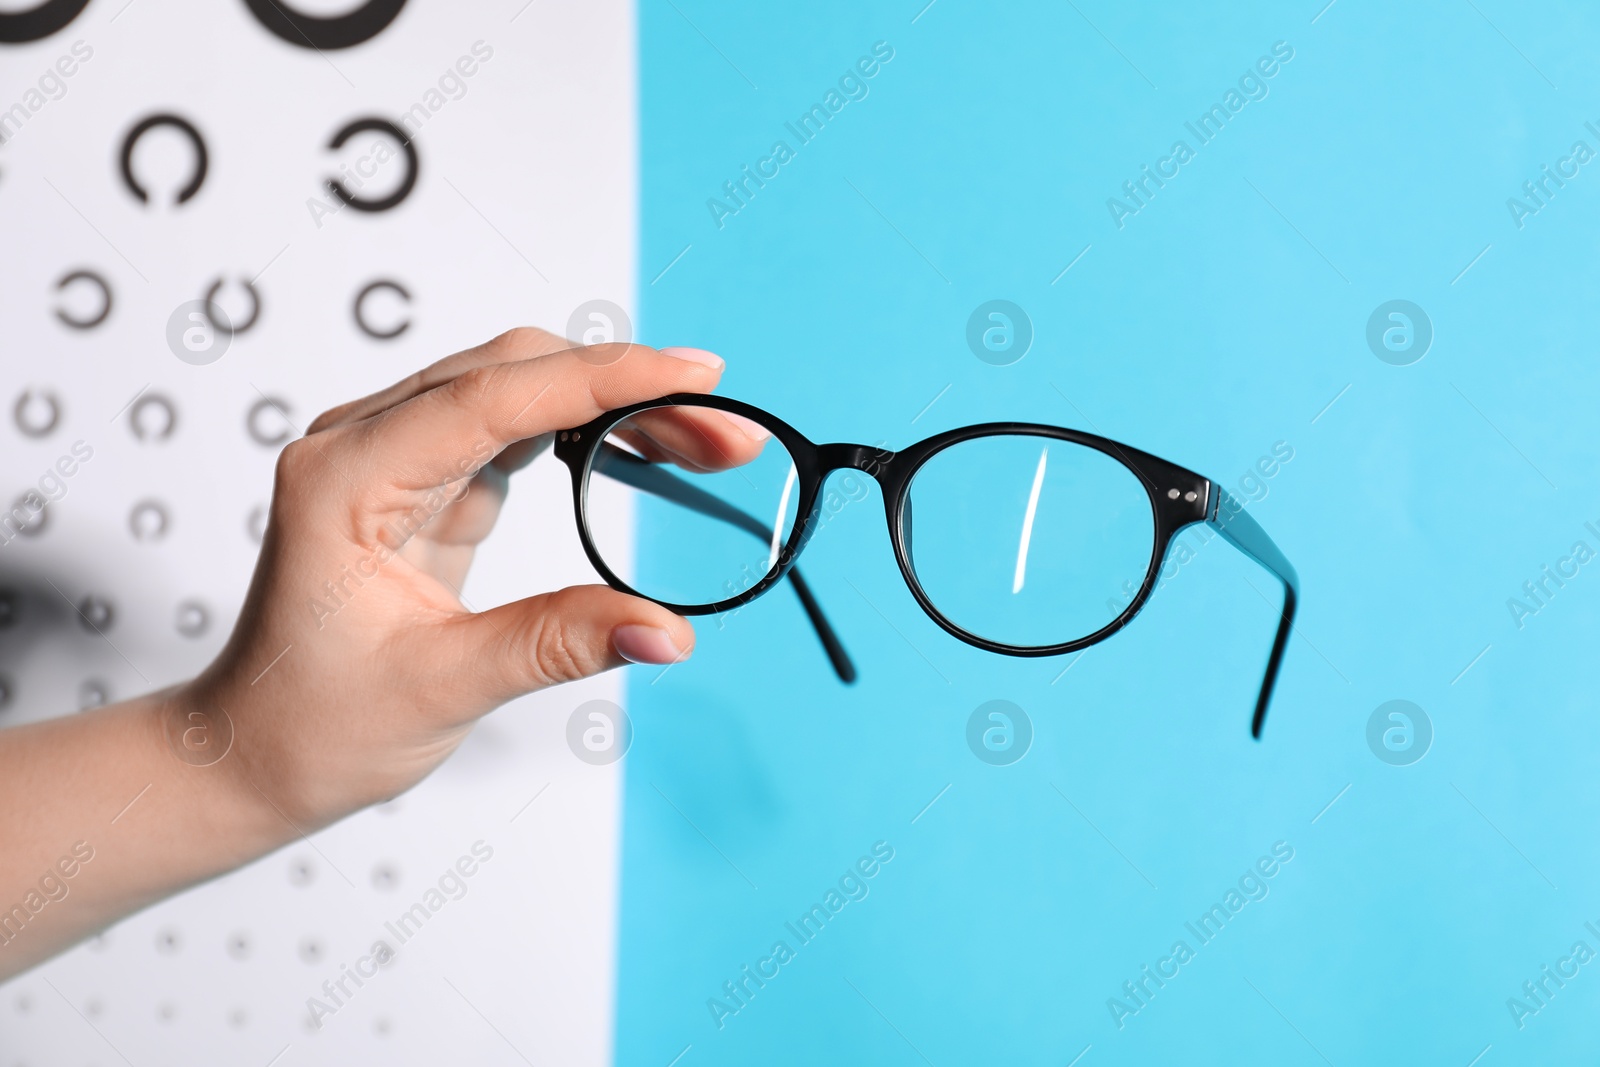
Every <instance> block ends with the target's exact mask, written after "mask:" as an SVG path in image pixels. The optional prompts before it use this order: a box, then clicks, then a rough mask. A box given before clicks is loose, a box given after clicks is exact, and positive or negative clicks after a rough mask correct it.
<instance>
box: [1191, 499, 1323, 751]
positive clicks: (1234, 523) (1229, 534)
mask: <svg viewBox="0 0 1600 1067" xmlns="http://www.w3.org/2000/svg"><path fill="white" fill-rule="evenodd" d="M1211 485H1212V489H1213V491H1214V492H1215V493H1216V497H1217V502H1216V506H1215V507H1214V508H1212V510H1211V515H1210V516H1209V517H1208V518H1207V519H1206V524H1207V525H1208V526H1210V527H1212V528H1213V529H1215V530H1216V531H1217V532H1218V533H1220V534H1221V535H1222V536H1223V537H1224V538H1225V539H1226V540H1227V541H1228V542H1229V543H1230V544H1232V545H1233V547H1235V548H1237V549H1238V550H1239V551H1241V552H1243V553H1244V554H1245V555H1247V556H1249V557H1250V558H1251V559H1253V560H1255V561H1256V562H1257V563H1259V564H1261V566H1263V567H1265V568H1266V569H1267V570H1269V571H1271V572H1272V573H1273V575H1275V576H1276V577H1277V579H1278V580H1279V581H1281V582H1282V583H1283V614H1282V616H1281V617H1280V618H1279V620H1278V634H1277V636H1276V637H1274V638H1273V639H1272V653H1271V655H1269V656H1268V657H1267V673H1266V677H1264V678H1263V679H1262V681H1261V695H1260V697H1258V698H1257V700H1256V713H1255V717H1254V718H1253V719H1251V720H1250V736H1251V737H1254V738H1256V739H1257V740H1260V738H1261V724H1262V723H1263V722H1264V721H1266V718H1267V705H1268V704H1269V703H1270V702H1271V700H1272V688H1273V685H1274V683H1276V682H1277V680H1278V668H1279V667H1280V666H1282V664H1283V653H1284V650H1285V649H1286V648H1287V647H1288V644H1289V632H1290V631H1291V630H1292V629H1293V628H1294V613H1295V607H1296V604H1297V603H1298V601H1299V599H1300V576H1299V575H1298V574H1296V573H1295V570H1294V566H1293V565H1292V564H1290V562H1289V561H1288V560H1287V559H1286V558H1284V555H1283V553H1282V552H1281V551H1279V550H1278V546H1277V545H1276V544H1274V543H1273V541H1272V538H1271V537H1268V536H1267V531H1265V530H1263V529H1262V528H1261V525H1260V524H1259V523H1258V522H1256V520H1255V519H1252V518H1251V517H1250V515H1249V513H1247V512H1246V511H1245V510H1244V505H1243V504H1241V503H1239V501H1237V500H1235V499H1234V498H1233V497H1231V496H1229V495H1228V493H1227V491H1226V490H1224V489H1223V488H1222V487H1220V486H1218V485H1217V484H1216V483H1215V482H1212V483H1211Z"/></svg>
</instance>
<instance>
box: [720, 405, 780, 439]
mask: <svg viewBox="0 0 1600 1067" xmlns="http://www.w3.org/2000/svg"><path fill="white" fill-rule="evenodd" d="M722 417H723V418H725V419H727V420H728V421H729V422H731V423H733V425H734V426H735V427H736V428H737V429H738V431H739V432H740V433H742V434H744V435H745V436H746V437H748V438H750V440H752V441H765V440H766V439H767V438H769V437H771V436H772V431H771V430H769V429H767V428H766V427H765V426H763V425H761V424H760V423H759V422H756V421H755V420H754V419H747V418H745V417H744V416H743V415H735V414H734V413H733V412H731V411H724V412H723V413H722Z"/></svg>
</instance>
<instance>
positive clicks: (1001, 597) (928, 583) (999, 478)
mask: <svg viewBox="0 0 1600 1067" xmlns="http://www.w3.org/2000/svg"><path fill="white" fill-rule="evenodd" d="M901 521H902V524H903V525H902V529H903V532H904V536H905V540H906V548H907V554H908V555H909V556H910V559H911V568H912V570H913V571H914V572H915V573H916V576H917V581H918V583H920V584H921V586H922V588H923V591H924V592H925V593H927V595H928V599H929V600H931V601H932V602H933V606H934V607H935V608H936V609H937V610H938V611H939V613H940V614H942V615H943V616H944V617H945V618H947V619H949V620H950V621H951V622H953V623H955V624H956V625H957V626H959V627H961V628H962V629H964V630H967V631H968V632H970V633H973V634H976V635H977V636H979V637H983V638H986V639H988V640H990V641H997V642H1000V643H1002V644H1008V645H1017V646H1021V647H1029V648H1037V647H1041V646H1046V645H1057V644H1064V643H1065V642H1068V641H1075V640H1077V639H1079V638H1082V637H1088V636H1089V635H1090V634H1092V633H1095V632H1096V631H1098V630H1099V629H1100V628H1101V627H1103V626H1105V625H1106V624H1107V623H1109V622H1110V621H1111V620H1112V619H1114V618H1116V617H1117V616H1118V615H1119V614H1121V613H1122V610H1123V608H1124V607H1126V606H1127V603H1128V601H1129V600H1130V599H1131V593H1132V591H1134V590H1137V589H1138V588H1139V585H1140V583H1141V582H1142V581H1143V580H1144V575H1145V572H1146V571H1147V570H1148V569H1149V566H1150V558H1151V556H1152V555H1153V554H1154V545H1155V513H1154V511H1153V509H1152V508H1151V506H1150V498H1149V496H1148V494H1146V492H1145V489H1144V485H1143V483H1141V482H1140V481H1139V478H1138V476H1137V475H1135V474H1134V473H1133V472H1132V471H1131V470H1129V469H1128V468H1127V467H1125V466H1123V465H1122V464H1121V463H1119V462H1117V461H1116V460H1114V459H1112V458H1111V457H1110V456H1107V455H1106V454H1104V453H1103V452H1099V451H1096V450H1095V449H1092V448H1086V447H1084V446H1083V445H1077V444H1073V443H1072V442H1070V441H1062V440H1059V439H1056V438H1053V437H1037V436H1033V435H1026V434H1012V435H1005V436H995V437H979V438H974V439H972V440H970V441H963V442H961V443H960V444H956V445H952V446H951V447H949V448H947V449H945V450H944V451H942V452H939V453H937V454H936V455H934V456H933V457H932V458H931V459H929V460H928V461H927V462H926V463H925V464H923V466H922V467H921V468H919V469H918V471H917V473H916V475H915V476H914V477H913V478H912V481H911V488H910V491H909V493H908V495H907V498H906V504H905V511H904V514H903V516H902V520H901Z"/></svg>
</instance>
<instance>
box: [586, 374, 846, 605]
mask: <svg viewBox="0 0 1600 1067" xmlns="http://www.w3.org/2000/svg"><path fill="white" fill-rule="evenodd" d="M665 400H666V398H661V399H660V400H655V401H642V402H640V403H638V404H630V405H628V406H627V407H625V408H618V409H616V410H615V411H611V412H607V414H608V415H612V416H615V417H614V418H611V419H609V420H607V421H605V422H594V423H590V424H589V425H588V426H586V427H582V428H580V429H578V430H573V431H563V436H562V439H563V440H566V439H568V438H567V435H568V434H569V433H570V434H578V433H583V432H588V433H590V437H589V440H588V441H587V442H584V441H582V440H581V439H578V438H573V440H575V441H576V442H577V443H578V444H580V445H582V446H583V452H582V461H581V462H580V463H578V464H576V465H574V466H573V468H572V489H573V502H574V505H575V508H576V511H577V519H578V523H577V525H578V538H579V540H580V541H581V542H582V543H583V551H584V555H586V556H588V558H589V563H590V564H591V565H592V566H593V567H594V569H595V570H596V571H598V572H599V574H600V576H601V577H602V578H603V579H605V581H606V584H608V585H610V586H611V587H612V588H614V589H617V590H619V591H621V592H624V593H628V594H630V595H632V596H636V597H639V598H640V599H641V600H648V601H650V602H651V603H653V604H660V605H661V606H662V607H664V608H666V609H667V610H668V611H671V612H674V613H675V614H678V615H719V614H722V613H723V612H726V611H731V610H733V609H734V608H738V607H742V606H744V605H745V604H748V603H750V602H751V601H753V600H755V599H756V598H757V597H759V596H761V595H762V594H763V593H766V592H767V591H768V590H770V589H771V588H772V587H773V586H775V585H777V584H778V583H779V582H780V581H782V580H783V579H784V577H785V576H787V575H788V573H789V571H790V570H791V569H793V567H794V564H795V560H796V559H797V558H798V557H799V555H800V550H801V549H802V548H803V547H805V543H806V539H807V537H808V536H809V534H810V529H811V527H812V526H813V525H814V520H815V515H814V512H815V510H816V502H817V498H818V495H819V493H818V490H819V487H820V482H821V480H822V477H821V463H820V461H819V459H818V456H817V446H816V445H814V444H812V443H811V441H810V440H808V439H807V438H806V437H805V436H803V435H802V434H801V433H800V432H799V431H798V430H796V429H795V428H794V427H792V426H790V425H789V424H788V423H786V422H784V421H783V420H782V419H780V418H778V417H777V416H776V415H773V414H771V413H770V412H767V411H763V410H762V409H761V408H758V407H755V406H754V405H752V404H746V403H745V402H743V401H741V400H735V399H733V398H732V397H725V396H717V395H715V394H711V393H707V394H704V395H703V396H696V397H695V399H694V402H693V403H684V402H665ZM681 407H705V408H711V409H713V410H716V411H725V412H729V413H731V414H734V415H741V416H743V417H745V418H747V419H749V420H750V421H752V422H755V423H758V424H759V425H760V426H762V427H763V428H764V429H766V430H767V431H768V432H770V433H771V434H772V436H773V439H774V440H776V441H777V442H778V443H779V444H780V445H782V446H783V447H784V449H785V450H786V451H787V452H788V453H789V458H790V459H792V460H793V461H794V465H795V470H796V472H797V479H796V480H797V482H798V489H799V494H798V497H797V499H796V503H795V509H796V510H795V521H794V529H793V530H792V531H791V532H790V534H789V539H788V540H787V541H786V542H785V543H784V545H783V548H782V549H781V550H780V551H779V552H778V560H777V563H776V564H775V565H774V566H773V568H772V569H771V570H769V571H768V572H767V573H766V574H765V575H763V576H762V578H761V580H760V581H758V582H755V583H753V584H751V586H750V587H749V588H748V589H746V590H744V592H742V593H740V594H738V595H737V596H733V597H729V598H728V599H726V600H719V601H716V602H714V603H710V604H679V603H675V602H673V601H670V600H661V599H659V598H657V597H653V596H651V595H650V594H648V593H645V592H641V591H640V590H639V589H637V588H635V587H634V586H633V585H632V584H631V583H629V582H626V581H623V579H622V577H621V576H620V575H618V574H617V573H616V571H614V570H613V569H612V568H611V567H610V565H608V564H607V563H606V561H605V559H604V558H603V557H602V556H601V554H600V550H599V548H598V547H597V546H596V544H595V541H594V537H593V534H592V532H591V530H590V528H589V478H590V476H591V475H592V474H593V473H594V455H595V451H596V450H597V449H598V448H599V446H600V445H601V444H603V443H604V442H605V440H606V437H607V436H608V435H609V434H610V433H611V432H612V431H613V430H615V429H616V428H617V426H618V425H619V424H621V423H623V422H625V421H627V420H628V419H630V418H633V417H634V416H635V415H640V414H643V413H644V412H647V411H654V410H658V409H661V408H681ZM667 466H669V467H670V464H668V465H667Z"/></svg>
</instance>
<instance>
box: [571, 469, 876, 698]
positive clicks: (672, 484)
mask: <svg viewBox="0 0 1600 1067" xmlns="http://www.w3.org/2000/svg"><path fill="white" fill-rule="evenodd" d="M594 470H595V471H597V472H599V473H600V474H604V475H605V476H606V477H608V478H613V479H615V480H617V481H619V482H622V483H623V484H624V485H630V486H632V487H633V488H635V489H639V490H642V491H643V492H646V493H649V494H651V495H652V496H658V497H661V498H662V499H665V500H670V501H672V502H673V503H674V504H679V505H682V506H683V507H686V508H688V509H689V510H691V511H697V512H699V513H700V514H702V515H705V516H708V517H709V518H713V519H718V520H720V521H722V522H726V523H728V524H729V525H732V526H737V527H738V528H739V529H741V530H743V531H745V532H746V533H748V534H751V535H753V536H754V537H755V538H756V539H757V540H759V541H766V540H767V539H768V538H770V537H771V536H772V531H771V530H770V529H768V528H767V527H766V526H765V525H763V524H762V522H761V520H760V519H758V518H756V517H755V516H754V515H752V514H750V513H749V512H747V511H743V510H741V509H739V508H736V507H734V506H733V505H732V504H729V503H728V502H727V501H725V500H723V499H721V498H719V497H717V496H714V495H712V494H711V493H708V492H706V491H705V490H704V489H701V488H699V487H697V486H694V485H691V484H690V483H689V482H686V481H684V480H683V479H682V478H680V477H678V476H677V475H676V474H673V473H672V472H671V471H668V470H665V469H664V468H662V467H661V466H660V465H658V464H655V463H651V462H650V461H649V460H645V459H641V458H639V457H638V456H635V455H634V454H633V453H631V452H627V451H625V450H623V449H621V448H618V447H617V446H616V445H611V444H601V445H600V448H599V449H598V450H597V451H596V453H595V458H594ZM789 581H790V582H791V583H792V584H793V585H794V591H795V595H796V596H798V597H799V598H800V606H801V607H803V608H805V611H806V617H807V618H808V619H810V620H811V626H812V628H813V629H815V630H816V631H817V639H818V640H820V641H821V642H822V648H823V650H824V651H825V652H827V654H828V661H829V662H830V663H832V664H833V670H834V673H835V674H837V675H838V676H839V680H840V681H843V682H854V681H855V680H856V667H855V664H854V663H852V662H851V661H850V656H849V654H848V653H847V652H845V650H844V645H843V644H842V643H841V642H840V641H839V635H838V634H837V633H836V632H835V631H834V629H833V626H832V625H831V624H830V623H829V622H828V617H827V616H826V615H824V614H823V613H822V606H821V605H820V604H818V603H817V598H816V597H815V596H813V595H812V593H811V587H810V586H809V585H807V584H806V580H805V578H803V577H802V576H801V574H800V568H799V567H791V568H789Z"/></svg>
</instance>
